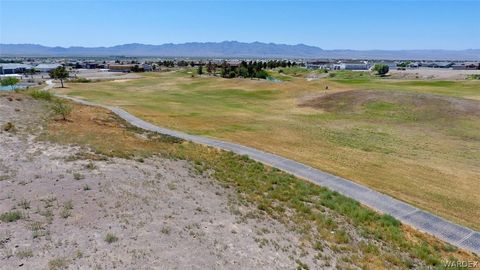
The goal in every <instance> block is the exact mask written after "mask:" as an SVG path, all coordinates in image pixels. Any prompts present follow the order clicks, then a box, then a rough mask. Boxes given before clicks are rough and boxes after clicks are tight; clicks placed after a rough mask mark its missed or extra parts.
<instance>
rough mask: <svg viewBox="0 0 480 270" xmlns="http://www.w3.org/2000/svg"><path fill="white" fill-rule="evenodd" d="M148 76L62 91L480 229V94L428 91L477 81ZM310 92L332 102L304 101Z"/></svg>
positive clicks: (465, 88) (468, 86)
mask: <svg viewBox="0 0 480 270" xmlns="http://www.w3.org/2000/svg"><path fill="white" fill-rule="evenodd" d="M147 76H148V77H146V78H144V79H137V80H134V81H127V82H122V83H114V82H102V83H94V84H75V85H73V84H71V85H70V86H69V87H70V88H69V89H59V91H63V92H64V93H67V94H71V95H74V96H81V97H84V98H87V99H90V100H94V101H98V102H103V103H107V104H112V105H117V106H121V107H123V108H125V109H126V110H128V111H129V112H131V113H133V114H135V115H136V116H139V117H141V118H143V119H145V120H147V121H150V122H152V123H155V124H158V125H160V126H165V127H169V128H173V129H177V130H182V131H186V132H188V133H194V134H200V135H205V136H212V137H216V138H220V139H223V140H227V141H233V142H237V143H241V144H245V145H248V146H252V147H255V148H259V149H262V150H265V151H268V152H272V153H276V154H279V155H282V156H285V157H288V158H292V159H294V160H297V161H300V162H304V163H306V164H309V165H311V166H314V167H316V168H319V169H321V170H324V171H327V172H330V173H333V174H336V175H339V176H342V177H345V178H348V179H351V180H353V181H356V182H358V183H361V184H364V185H367V186H369V187H371V188H374V189H376V190H378V191H381V192H384V193H386V194H389V195H391V196H394V197H396V198H398V199H400V200H403V201H406V202H408V203H411V204H414V205H416V206H418V207H420V208H422V209H426V210H428V211H431V212H433V213H435V214H438V215H440V216H443V217H445V218H447V219H450V220H453V221H455V222H458V223H461V224H464V225H467V226H470V227H472V228H475V229H477V230H478V229H480V223H479V222H480V220H479V219H478V217H479V216H480V194H479V193H478V192H472V191H474V190H480V182H479V181H478V179H479V178H480V152H479V150H478V149H480V117H479V116H478V113H472V110H470V109H471V108H472V107H473V108H475V107H478V102H476V101H465V100H463V99H458V98H446V97H440V98H438V97H437V96H433V95H431V94H427V93H436V94H448V95H449V96H471V95H472V94H474V93H476V92H475V91H474V90H475V87H476V85H478V84H476V82H463V81H460V82H441V81H440V82H438V81H433V82H428V81H395V80H391V79H385V80H369V79H368V78H367V79H362V80H360V81H359V82H355V80H336V79H335V80H332V79H322V80H316V81H310V82H309V81H306V80H305V79H303V78H292V80H291V81H286V82H283V83H279V84H275V83H270V82H267V81H259V80H249V79H232V80H229V79H221V78H205V77H202V78H199V77H196V78H190V77H189V76H188V75H185V74H180V73H175V72H171V73H161V74H148V75H147ZM352 82H355V83H352ZM326 85H328V86H329V90H328V92H325V90H324V88H325V86H326ZM382 87H385V88H386V89H389V90H388V91H387V92H384V93H385V94H384V95H383V96H378V95H377V96H374V98H371V96H372V95H371V92H364V91H363V90H362V91H354V92H353V93H354V94H353V95H352V92H348V91H349V90H353V89H381V88H382ZM400 89H403V90H400ZM345 91H347V93H350V96H349V94H336V93H341V92H345ZM405 92H409V93H414V94H412V95H410V96H409V95H405V94H404V93H405ZM477 92H478V91H477ZM326 93H327V94H328V95H327V96H326ZM369 93H370V94H369ZM417 93H422V95H418V94H417ZM369 96H370V97H369ZM318 97H320V99H316V98H318ZM322 97H323V98H322ZM418 97H422V99H417V98H418ZM342 99H344V100H342ZM309 100H313V101H312V102H315V100H317V102H322V106H316V107H315V108H312V107H310V106H309V107H301V106H298V105H299V104H305V102H308V101H309ZM422 100H423V101H422ZM446 100H447V101H448V102H447V101H446ZM323 102H324V103H323ZM339 104H344V105H345V106H344V107H342V106H339ZM415 104H416V105H415ZM447 105H448V106H447ZM469 108H470V109H469ZM447 109H448V110H447ZM473 112H475V110H473ZM79 128H80V127H79Z"/></svg>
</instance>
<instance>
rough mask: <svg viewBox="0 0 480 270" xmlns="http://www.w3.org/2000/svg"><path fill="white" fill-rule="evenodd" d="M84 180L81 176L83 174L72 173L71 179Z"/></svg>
mask: <svg viewBox="0 0 480 270" xmlns="http://www.w3.org/2000/svg"><path fill="white" fill-rule="evenodd" d="M84 178H85V176H83V174H81V173H73V179H75V180H82V179H84Z"/></svg>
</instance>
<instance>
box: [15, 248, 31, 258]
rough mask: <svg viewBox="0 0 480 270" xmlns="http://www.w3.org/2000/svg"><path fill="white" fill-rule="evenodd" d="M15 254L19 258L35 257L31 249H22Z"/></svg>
mask: <svg viewBox="0 0 480 270" xmlns="http://www.w3.org/2000/svg"><path fill="white" fill-rule="evenodd" d="M15 256H17V257H18V258H19V259H24V258H29V257H33V252H32V250H31V249H21V250H18V251H17V252H16V253H15Z"/></svg>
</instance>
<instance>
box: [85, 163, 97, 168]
mask: <svg viewBox="0 0 480 270" xmlns="http://www.w3.org/2000/svg"><path fill="white" fill-rule="evenodd" d="M85 168H87V169H89V170H95V169H96V168H97V166H95V164H93V162H91V161H90V162H88V164H87V165H85Z"/></svg>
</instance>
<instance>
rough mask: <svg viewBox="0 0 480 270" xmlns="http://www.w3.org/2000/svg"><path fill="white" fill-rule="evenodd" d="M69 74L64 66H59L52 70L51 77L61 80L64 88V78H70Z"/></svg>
mask: <svg viewBox="0 0 480 270" xmlns="http://www.w3.org/2000/svg"><path fill="white" fill-rule="evenodd" d="M69 75H70V74H69V73H68V70H66V69H65V67H64V66H60V67H57V68H56V69H54V70H52V71H50V78H52V79H57V80H60V83H61V84H62V88H64V86H63V80H64V79H66V78H68V76H69Z"/></svg>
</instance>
